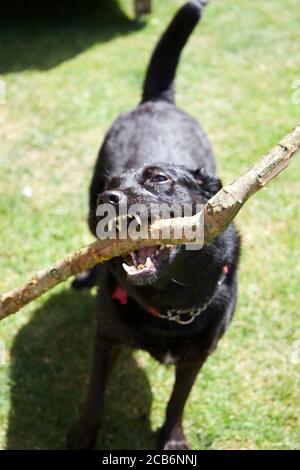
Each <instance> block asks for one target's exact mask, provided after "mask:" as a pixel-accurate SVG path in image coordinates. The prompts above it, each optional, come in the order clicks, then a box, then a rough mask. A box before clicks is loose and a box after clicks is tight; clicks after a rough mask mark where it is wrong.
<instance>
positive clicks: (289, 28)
mask: <svg viewBox="0 0 300 470" xmlns="http://www.w3.org/2000/svg"><path fill="white" fill-rule="evenodd" d="M181 3H182V2H181V1H179V0H176V1H174V0H172V1H171V0H164V1H162V2H158V1H156V2H155V9H154V13H153V15H152V16H151V18H150V19H149V21H148V23H147V25H146V26H145V28H143V29H140V30H139V29H136V28H135V27H134V25H133V24H132V22H130V21H129V20H128V18H126V16H125V14H127V15H129V14H130V9H131V1H129V0H127V1H125V0H122V1H121V2H120V5H119V6H120V10H118V8H117V6H116V5H115V11H112V12H110V13H108V14H107V16H106V17H101V15H100V16H99V15H97V14H96V12H93V13H92V14H91V15H90V17H89V16H88V15H87V17H86V18H85V17H81V19H78V18H77V19H76V18H75V19H72V20H69V21H68V22H67V24H66V25H63V23H62V22H57V23H55V24H54V23H53V24H51V23H48V24H46V23H45V22H43V21H41V22H38V24H27V25H23V26H20V25H17V26H15V27H14V28H12V27H8V26H5V25H4V26H1V30H0V79H1V80H4V81H5V83H6V88H7V104H6V105H0V138H1V149H0V165H1V166H0V239H1V252H0V270H1V279H0V291H5V290H8V289H10V288H13V287H14V286H16V285H17V284H18V283H20V282H22V281H23V280H25V279H27V278H28V276H29V275H30V274H31V273H33V272H35V271H36V270H37V269H39V268H41V267H45V266H47V265H48V264H49V263H52V262H54V261H55V260H57V259H58V258H60V257H61V256H63V255H64V254H65V253H66V252H68V251H70V250H73V249H75V248H77V247H78V246H81V245H84V244H85V243H87V242H88V241H89V240H90V235H89V233H88V229H87V225H86V222H85V220H86V214H87V190H88V185H89V180H90V177H91V174H92V169H93V165H94V161H95V158H96V153H97V150H98V147H99V145H100V142H101V140H102V138H103V136H104V134H105V131H106V130H107V128H108V126H109V125H110V123H111V121H112V119H113V118H114V117H115V116H116V115H117V114H118V113H119V112H121V111H124V110H127V109H130V108H131V107H132V106H134V105H135V104H136V103H137V101H138V99H139V96H140V86H141V83H142V80H143V74H144V70H145V66H146V64H147V60H148V58H149V54H150V52H151V50H152V47H153V45H154V43H155V42H156V40H157V38H158V37H159V35H160V33H161V32H162V30H163V29H164V27H165V25H166V24H167V22H168V21H169V19H170V18H171V16H172V14H173V12H174V11H175V10H176V8H177V7H178V5H180V4H181ZM122 9H123V12H125V14H123V15H122V13H121V12H122ZM299 24H300V10H299V2H298V0H286V1H285V2H282V0H272V2H271V1H270V0H261V1H260V2H253V1H250V0H240V1H239V2H235V1H234V0H227V1H226V2H225V1H219V2H216V3H214V4H212V5H211V6H210V7H209V8H208V9H207V10H206V12H205V15H204V19H203V22H202V24H201V26H199V27H198V28H197V29H196V31H195V34H194V35H193V37H192V39H191V41H190V43H189V45H188V47H187V48H186V50H185V52H184V57H183V60H182V62H181V65H180V69H179V73H178V79H177V90H178V92H177V98H178V100H177V101H178V104H179V105H180V106H182V107H184V109H186V110H187V111H188V112H190V113H191V114H192V115H194V116H195V117H196V118H198V119H199V120H200V121H201V123H202V124H203V126H204V128H205V129H206V131H207V132H208V134H209V136H210V138H211V140H212V142H213V146H214V150H215V152H216V154H217V156H218V165H219V173H220V175H221V177H222V179H223V181H224V182H229V181H230V180H231V179H232V178H234V177H236V176H237V175H239V174H241V173H242V172H243V171H244V170H245V168H247V166H248V165H249V164H250V163H251V162H253V161H254V160H255V159H257V158H258V157H259V156H260V155H262V154H263V153H264V152H265V151H267V150H268V149H269V148H270V147H271V146H272V145H273V144H275V143H277V141H278V140H279V139H280V137H281V136H283V135H284V134H285V133H286V132H287V131H288V130H289V129H290V128H292V127H293V126H294V125H295V124H296V123H297V122H298V121H299V110H300V104H299V105H293V104H292V93H293V90H292V83H293V82H294V80H297V79H298V80H299V78H300V75H299V73H300V72H299V70H300V55H299ZM299 180H300V168H299V162H298V161H295V162H294V163H293V165H292V166H291V168H289V169H288V170H287V171H285V172H284V174H282V175H281V176H280V177H279V178H277V179H276V181H274V182H273V183H272V184H271V185H270V187H269V189H268V190H266V191H261V192H260V193H259V194H258V195H256V196H255V197H254V198H253V200H251V201H250V202H249V203H248V205H247V207H245V209H244V210H243V211H242V213H241V214H240V215H239V217H238V226H239V228H240V231H241V233H242V236H243V241H244V242H243V253H242V259H241V268H240V294H239V302H238V307H237V311H236V316H235V320H234V321H233V323H232V325H231V327H230V329H229V331H228V333H227V334H226V336H225V337H224V339H223V340H222V341H221V343H220V345H219V348H218V350H217V352H216V353H215V354H214V355H213V356H212V357H211V359H210V360H209V361H208V362H207V363H206V364H205V366H204V368H203V372H202V373H201V375H200V376H199V378H198V380H197V383H196V385H195V387H194V389H193V392H192V395H191V397H190V400H189V402H188V405H187V408H186V414H185V421H184V422H185V428H186V432H187V435H188V438H189V440H190V442H191V444H192V446H193V447H194V448H196V449H245V448H247V449H300V422H299V406H300V398H299V389H300V383H299V378H300V363H299V364H293V363H292V362H291V353H292V351H293V343H294V342H295V341H296V340H299V339H300V317H299V304H300V293H299V278H300V267H299V255H300V253H299V215H300V214H299V212H300V202H299V201H300V186H299ZM25 186H30V187H31V188H32V190H33V196H32V198H26V197H24V196H23V195H22V190H23V188H24V187H25ZM94 310H95V297H94V295H93V294H92V293H91V294H89V293H83V294H78V293H76V294H75V293H73V292H72V291H70V289H69V283H66V284H65V285H64V286H60V287H58V288H56V289H54V290H53V291H52V292H50V293H48V294H47V295H45V296H43V297H42V298H40V299H39V300H37V301H35V302H34V303H32V304H31V305H29V306H28V307H26V308H24V309H23V310H22V311H21V312H20V313H18V314H17V315H15V316H11V317H10V318H8V319H6V320H5V321H3V322H1V324H0V339H1V340H2V341H3V342H4V343H5V347H6V350H7V355H6V361H5V364H4V365H2V366H0V390H1V393H0V447H1V448H62V447H63V445H64V435H65V432H66V430H67V429H68V427H69V425H70V423H71V422H73V421H74V419H75V418H76V416H78V414H79V410H80V408H81V406H82V402H83V396H84V389H85V386H86V381H87V377H88V369H89V365H90V362H89V356H90V352H91V343H92V336H93V331H92V330H93V325H94ZM128 374H129V375H128ZM128 377H129V378H128ZM172 381H173V369H172V367H171V368H170V367H169V368H167V367H163V366H160V365H158V364H157V363H156V362H155V361H154V360H152V359H151V358H149V356H148V355H147V354H146V353H141V352H137V353H134V355H133V356H131V355H130V354H129V353H125V354H124V355H123V357H122V358H121V360H120V362H119V363H118V365H117V368H116V370H115V373H114V376H113V378H112V381H111V385H110V388H109V391H108V399H107V405H106V413H105V420H104V423H103V431H102V433H101V436H100V438H99V442H98V447H99V448H136V447H140V448H145V447H147V446H152V447H153V446H154V442H155V441H154V434H153V432H154V431H155V429H157V427H158V426H159V425H160V424H161V423H162V420H163V415H164V408H165V404H166V400H167V397H168V395H169V393H170V389H171V385H172ZM154 391H155V393H154Z"/></svg>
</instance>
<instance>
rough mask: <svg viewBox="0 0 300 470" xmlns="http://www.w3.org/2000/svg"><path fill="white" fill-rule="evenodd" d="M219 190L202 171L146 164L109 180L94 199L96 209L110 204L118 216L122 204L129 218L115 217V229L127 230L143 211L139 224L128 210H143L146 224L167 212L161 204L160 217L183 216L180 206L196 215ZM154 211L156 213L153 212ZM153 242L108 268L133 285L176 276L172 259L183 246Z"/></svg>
mask: <svg viewBox="0 0 300 470" xmlns="http://www.w3.org/2000/svg"><path fill="white" fill-rule="evenodd" d="M219 189H221V182H220V180H219V179H218V178H216V177H215V176H212V175H210V174H208V173H207V172H206V171H205V170H203V169H199V170H189V169H187V168H185V167H184V166H179V165H171V164H159V165H148V166H144V167H143V168H139V169H134V170H129V171H126V172H123V173H122V174H121V175H119V176H114V177H112V178H111V179H109V180H108V181H107V183H106V185H105V190H104V191H103V193H102V194H100V195H99V197H98V206H99V205H100V206H101V205H103V204H110V205H112V206H113V207H114V208H115V209H116V211H117V216H119V215H120V212H119V211H120V207H121V206H122V204H125V203H126V207H127V209H128V208H129V215H127V216H126V217H125V218H124V216H123V218H122V219H121V218H118V217H117V224H116V225H117V229H118V228H119V229H120V223H126V225H127V228H129V224H130V223H132V224H135V228H136V226H138V225H139V224H140V223H141V224H143V223H144V222H145V218H144V217H145V212H143V213H142V214H141V216H142V217H143V222H142V221H141V217H139V216H136V215H135V216H133V215H130V208H132V207H134V208H135V209H134V210H136V208H137V205H139V208H140V207H143V208H144V210H145V208H146V210H147V212H146V219H147V222H148V223H150V221H151V220H152V221H153V218H154V219H155V218H156V216H157V215H159V217H161V216H162V214H164V213H165V214H166V213H167V212H161V207H162V205H163V208H164V210H166V211H167V210H168V208H169V213H167V215H166V216H165V217H164V218H169V217H177V216H181V215H184V213H183V212H181V213H178V208H180V207H181V208H184V207H189V208H190V210H191V213H190V214H189V215H192V214H194V213H195V212H196V209H197V205H200V204H205V203H206V202H207V201H208V200H209V199H210V198H211V197H212V196H213V195H214V194H215V193H216V192H217V191H219ZM157 208H159V213H155V210H156V209H157ZM154 209H155V210H154ZM140 210H142V209H140ZM153 210H154V217H153ZM138 212H139V209H138ZM139 213H140V212H139ZM127 214H128V212H127ZM150 218H151V219H150ZM124 221H125V222H124ZM153 243H154V244H153V246H151V247H144V248H141V249H139V250H137V251H135V252H134V253H130V255H128V256H126V257H124V258H114V259H113V260H111V261H110V263H111V267H112V269H113V270H117V271H118V274H119V275H121V276H122V277H124V278H125V279H126V281H127V282H129V283H131V284H133V285H154V284H156V283H157V282H158V281H159V279H160V277H161V276H162V275H163V276H166V275H167V276H170V277H172V276H174V277H176V273H175V272H174V271H177V270H178V269H181V267H180V265H181V264H182V263H178V262H177V263H176V260H177V261H178V258H179V257H180V254H182V253H183V251H184V247H182V246H181V247H179V246H176V245H174V246H167V245H159V244H155V241H154V242H153ZM181 258H182V255H181Z"/></svg>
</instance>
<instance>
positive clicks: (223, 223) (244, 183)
mask: <svg viewBox="0 0 300 470" xmlns="http://www.w3.org/2000/svg"><path fill="white" fill-rule="evenodd" d="M299 150H300V124H299V125H298V126H297V127H295V129H293V130H292V131H291V132H290V133H289V134H288V135H287V136H286V137H284V139H282V140H281V141H280V142H279V144H277V145H276V146H275V147H274V148H273V149H272V150H270V151H269V152H268V153H267V154H266V155H264V156H263V157H262V158H261V159H260V160H259V161H257V162H256V163H255V164H254V165H253V166H252V167H251V168H250V169H249V170H248V171H247V172H246V173H245V174H244V175H242V176H240V177H239V178H237V179H236V180H235V181H233V182H232V183H230V184H229V185H227V186H224V187H223V188H222V189H221V190H220V191H219V192H218V193H217V194H216V195H215V196H213V197H212V198H211V199H210V200H209V201H208V202H207V204H206V206H205V207H204V211H203V212H202V213H198V214H196V215H194V216H192V217H183V218H181V217H178V218H176V219H162V220H158V221H156V222H155V223H154V224H152V226H151V227H149V237H148V239H143V240H131V239H126V240H120V239H116V240H110V239H109V240H98V241H96V242H94V243H92V244H91V245H88V246H87V247H85V248H82V249H81V250H78V251H76V252H74V253H71V254H70V255H68V256H66V257H65V258H63V259H62V260H60V261H59V262H58V263H56V264H55V265H53V266H52V267H50V268H48V269H45V270H43V271H39V272H38V273H37V274H36V275H35V276H34V277H33V278H32V279H31V280H30V281H29V282H27V283H25V284H23V285H21V286H19V287H17V288H15V289H13V290H12V291H10V292H8V293H5V294H3V295H2V296H1V297H0V320H3V319H4V318H6V317H7V316H9V315H10V314H12V313H15V312H17V311H18V310H20V309H21V308H22V307H23V306H24V305H26V304H28V303H29V302H31V301H32V300H34V299H36V298H37V297H39V296H40V295H42V294H43V293H44V292H47V291H48V290H50V289H52V288H53V287H54V286H56V285H57V284H60V283H61V282H63V281H65V280H67V279H68V278H69V277H71V276H74V275H76V274H78V273H80V272H82V271H84V270H86V269H89V268H91V267H93V266H95V265H96V264H98V263H103V262H104V261H107V260H109V259H110V258H113V257H116V256H120V255H124V254H126V253H128V252H131V251H134V250H136V249H139V248H140V247H142V246H152V245H154V244H155V245H157V244H160V242H163V243H164V244H176V245H177V244H185V243H191V242H192V241H196V240H195V239H194V240H192V239H191V238H190V237H189V238H188V237H186V236H185V233H189V232H188V231H190V233H191V232H192V231H193V229H194V228H195V226H199V223H200V220H201V217H203V216H204V242H205V243H209V242H210V241H211V240H212V239H213V238H214V237H216V236H217V235H218V234H220V233H221V232H223V231H224V230H225V229H226V228H227V227H228V225H229V224H230V223H231V222H232V220H233V219H234V217H235V216H236V215H237V213H238V212H239V210H240V209H241V207H242V206H243V205H244V203H245V202H246V201H247V200H248V199H249V197H250V196H252V195H253V194H254V193H256V192H257V191H258V190H259V189H261V188H262V187H264V186H265V185H266V184H267V183H269V181H271V180H272V179H273V178H275V177H276V176H277V175H278V174H279V173H280V172H281V171H283V170H284V169H285V168H286V167H287V166H288V165H289V163H290V162H291V160H292V158H293V157H294V156H295V155H296V153H297V152H298V151H299ZM180 228H181V229H182V228H183V229H184V231H183V235H182V237H181V238H180V239H178V238H176V234H177V233H178V230H180ZM168 230H169V235H168V238H166V237H165V235H164V234H165V233H166V231H168ZM154 232H155V234H156V235H158V238H156V239H155V240H156V241H155V242H153V233H154Z"/></svg>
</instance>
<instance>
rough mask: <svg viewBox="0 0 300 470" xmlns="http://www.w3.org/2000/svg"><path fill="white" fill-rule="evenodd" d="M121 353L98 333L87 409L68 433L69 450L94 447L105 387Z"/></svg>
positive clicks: (113, 344) (116, 346) (86, 404)
mask: <svg viewBox="0 0 300 470" xmlns="http://www.w3.org/2000/svg"><path fill="white" fill-rule="evenodd" d="M119 351H120V346H119V345H116V344H115V343H112V342H111V341H107V340H105V339H103V338H101V337H99V335H98V334H97V333H96V338H95V345H94V356H93V364H92V372H91V376H90V382H89V387H88V392H87V397H86V403H85V408H84V412H83V415H82V417H81V418H80V420H79V421H78V422H77V423H76V424H75V425H74V426H73V427H72V428H71V430H70V431H69V433H68V436H67V447H68V449H90V448H92V447H93V446H94V444H95V442H96V439H97V434H98V430H99V426H100V421H101V415H102V411H103V402H104V392H105V386H106V383H107V379H108V376H109V373H110V372H111V370H112V366H113V364H114V362H115V360H116V358H117V355H118V353H119Z"/></svg>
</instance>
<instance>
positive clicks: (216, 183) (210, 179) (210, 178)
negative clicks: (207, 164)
mask: <svg viewBox="0 0 300 470" xmlns="http://www.w3.org/2000/svg"><path fill="white" fill-rule="evenodd" d="M192 174H193V177H194V179H195V181H196V182H197V183H198V184H199V186H201V187H203V189H204V191H206V192H208V193H210V194H211V196H213V195H214V194H216V193H217V192H218V191H220V189H221V188H222V182H221V180H220V179H219V178H218V177H217V176H215V175H212V174H211V173H209V172H208V171H207V170H205V169H203V168H199V169H197V170H193V171H192Z"/></svg>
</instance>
